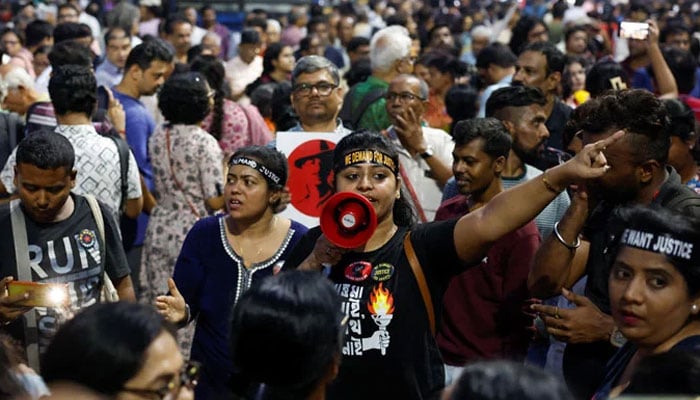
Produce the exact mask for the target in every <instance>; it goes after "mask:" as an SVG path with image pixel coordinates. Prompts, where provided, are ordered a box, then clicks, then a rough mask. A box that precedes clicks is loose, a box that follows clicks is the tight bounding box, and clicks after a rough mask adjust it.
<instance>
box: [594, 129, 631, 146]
mask: <svg viewBox="0 0 700 400" xmlns="http://www.w3.org/2000/svg"><path fill="white" fill-rule="evenodd" d="M623 136H625V131H623V130H619V131H617V132H615V133H613V134H612V135H610V136H609V137H607V138H605V139H602V140H599V141H597V142H595V143H593V149H594V150H598V151H602V150H605V148H606V147H608V146H610V145H611V144H613V143H615V142H617V141H618V140H620V138H621V137H623Z"/></svg>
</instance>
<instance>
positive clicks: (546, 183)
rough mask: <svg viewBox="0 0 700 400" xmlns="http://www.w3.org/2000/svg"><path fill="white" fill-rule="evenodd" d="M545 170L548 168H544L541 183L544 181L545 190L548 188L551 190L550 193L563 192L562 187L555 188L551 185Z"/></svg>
mask: <svg viewBox="0 0 700 400" xmlns="http://www.w3.org/2000/svg"><path fill="white" fill-rule="evenodd" d="M547 171H549V170H548V169H546V170H545V171H544V172H543V173H542V183H544V187H546V188H547V190H549V191H550V192H552V193H556V194H559V193H561V192H563V191H564V189H557V188H555V187H554V186H552V184H551V183H550V182H549V179H547Z"/></svg>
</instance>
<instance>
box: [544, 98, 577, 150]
mask: <svg viewBox="0 0 700 400" xmlns="http://www.w3.org/2000/svg"><path fill="white" fill-rule="evenodd" d="M569 115H571V107H569V106H567V105H566V104H564V103H562V101H561V100H559V99H554V106H553V107H552V113H551V114H550V115H549V118H547V121H545V123H544V124H545V125H546V126H547V130H548V131H549V139H547V146H549V147H554V148H555V149H559V150H566V147H565V144H564V127H565V126H566V122H567V121H568V120H569Z"/></svg>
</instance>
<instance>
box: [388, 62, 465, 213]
mask: <svg viewBox="0 0 700 400" xmlns="http://www.w3.org/2000/svg"><path fill="white" fill-rule="evenodd" d="M384 99H385V101H386V112H387V114H388V115H389V119H390V120H391V124H392V125H391V126H390V127H389V128H388V129H387V130H386V133H387V135H388V137H389V138H390V139H391V140H392V141H393V142H394V143H395V144H396V146H397V148H398V149H399V161H400V163H401V179H402V184H403V186H404V188H405V189H406V191H405V192H406V194H407V195H409V196H410V198H411V201H412V203H413V205H414V206H415V209H416V211H417V212H418V218H419V220H420V222H427V221H432V220H433V219H434V218H435V212H436V211H437V209H438V207H439V206H440V199H441V198H442V188H443V186H444V185H445V183H446V182H447V180H448V179H450V177H451V176H452V170H451V168H450V165H451V164H450V161H451V159H452V148H453V147H454V145H453V143H452V138H451V137H450V135H448V134H447V133H445V131H443V130H441V129H433V128H430V127H428V126H425V124H424V123H423V114H424V113H425V107H426V104H427V100H428V85H427V84H426V83H425V82H424V81H422V80H420V79H419V78H417V77H415V76H413V75H399V76H397V77H396V78H394V79H393V80H392V81H391V83H390V84H389V88H388V89H387V92H386V94H385V95H384Z"/></svg>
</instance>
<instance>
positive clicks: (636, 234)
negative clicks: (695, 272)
mask: <svg viewBox="0 0 700 400" xmlns="http://www.w3.org/2000/svg"><path fill="white" fill-rule="evenodd" d="M620 244H623V245H625V246H629V247H635V248H638V249H641V250H647V251H652V252H654V253H658V254H663V255H665V256H667V257H670V258H672V259H675V260H678V261H680V262H683V263H692V264H693V265H697V264H700V252H698V251H695V252H694V251H693V247H694V246H693V243H691V242H688V241H686V240H684V239H681V238H677V237H673V236H672V234H670V233H668V232H647V231H641V230H636V229H629V228H628V229H625V231H624V232H623V233H622V237H621V238H620Z"/></svg>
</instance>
